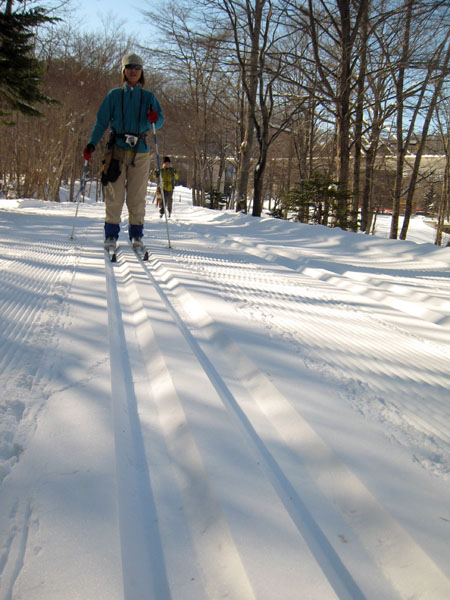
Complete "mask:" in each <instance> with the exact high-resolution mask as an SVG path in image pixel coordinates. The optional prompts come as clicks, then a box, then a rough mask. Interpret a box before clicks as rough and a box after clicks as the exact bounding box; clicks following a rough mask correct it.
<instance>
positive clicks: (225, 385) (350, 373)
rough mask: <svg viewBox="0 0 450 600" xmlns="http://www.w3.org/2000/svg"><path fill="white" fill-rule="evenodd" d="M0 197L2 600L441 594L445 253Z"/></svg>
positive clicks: (423, 224)
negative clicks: (115, 249)
mask: <svg viewBox="0 0 450 600" xmlns="http://www.w3.org/2000/svg"><path fill="white" fill-rule="evenodd" d="M152 199H153V190H152V189H151V188H149V195H148V207H147V219H146V241H147V243H148V244H149V246H150V249H151V256H150V260H149V262H148V263H143V262H142V261H140V260H139V259H138V258H137V256H136V255H135V254H134V252H133V250H132V249H131V247H130V246H129V244H128V242H127V240H126V214H125V213H124V215H123V217H124V228H123V231H122V235H121V246H120V250H119V254H118V262H117V263H116V264H115V265H113V264H111V263H109V261H107V262H105V256H104V251H103V249H102V245H101V241H102V239H103V217H104V207H103V205H102V203H95V202H94V201H86V202H84V203H81V204H80V208H79V213H78V219H77V222H76V229H75V239H74V240H71V239H70V233H71V230H72V224H73V218H74V212H75V205H74V204H72V203H68V202H62V203H58V204H56V203H47V202H43V201H40V200H33V199H21V200H0V251H1V254H0V320H1V331H2V337H1V340H0V389H1V400H0V600H44V599H45V600H63V599H64V600H75V599H83V600H91V599H93V600H103V599H104V600H106V599H107V600H116V599H126V600H144V599H155V600H163V599H166V598H172V599H174V600H201V599H218V598H231V599H233V600H245V599H247V598H248V599H250V598H251V599H255V598H256V599H258V600H260V599H262V600H266V599H267V600H289V599H295V600H299V599H302V600H304V599H314V600H316V599H317V600H327V599H329V598H340V599H352V600H353V599H363V598H366V599H377V600H378V599H380V598H383V600H385V599H391V598H392V599H399V598H404V599H407V598H408V599H410V598H414V599H425V598H427V599H430V600H441V599H442V600H444V599H445V600H447V599H448V598H450V486H449V482H450V394H449V366H450V335H449V334H450V279H449V274H450V248H438V247H436V246H434V245H433V243H432V242H433V239H434V230H433V229H432V227H431V226H430V225H429V224H428V223H427V221H426V219H424V218H422V217H420V218H419V217H417V218H414V219H413V220H412V222H411V227H410V232H409V235H408V240H407V241H396V240H389V239H387V238H388V231H389V224H390V218H389V217H383V216H380V217H378V221H377V232H376V236H365V235H362V234H354V233H350V232H343V231H341V230H339V229H329V228H325V227H321V226H308V225H301V224H297V223H290V222H285V221H280V220H276V219H272V218H270V217H263V218H261V219H255V218H252V217H251V216H248V215H243V214H235V213H233V212H231V211H223V212H217V211H210V210H208V209H204V208H198V207H193V206H192V204H191V201H190V191H189V190H187V189H184V188H181V187H177V188H176V192H175V198H174V199H175V202H174V216H173V218H172V219H171V220H170V221H169V232H170V239H171V246H172V247H171V248H169V247H168V239H167V233H166V227H165V223H164V220H162V219H160V218H159V215H158V214H157V211H156V208H155V205H154V204H153V202H152Z"/></svg>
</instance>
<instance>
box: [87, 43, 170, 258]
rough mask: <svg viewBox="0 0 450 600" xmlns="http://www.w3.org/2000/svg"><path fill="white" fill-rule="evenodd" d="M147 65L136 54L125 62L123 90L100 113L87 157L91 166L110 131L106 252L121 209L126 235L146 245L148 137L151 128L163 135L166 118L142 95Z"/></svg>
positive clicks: (156, 104)
mask: <svg viewBox="0 0 450 600" xmlns="http://www.w3.org/2000/svg"><path fill="white" fill-rule="evenodd" d="M143 64H144V63H143V60H142V59H141V57H140V56H138V55H136V54H127V55H125V56H124V57H123V59H122V83H123V85H122V87H121V88H115V89H113V90H110V91H109V92H108V94H107V95H106V98H105V99H104V100H103V102H102V104H101V106H100V108H99V111H98V113H97V120H96V122H95V125H94V128H93V130H92V134H91V137H90V139H89V143H88V144H87V146H86V147H85V149H84V151H83V156H84V158H85V160H90V159H91V157H92V153H93V152H94V150H95V147H96V146H97V144H98V143H99V141H100V140H101V138H102V136H103V134H104V133H105V131H106V129H107V128H108V126H110V139H109V142H108V145H107V150H106V152H105V157H104V161H103V162H104V167H103V172H102V185H103V190H104V199H105V208H106V216H105V247H111V246H114V245H115V244H116V242H117V239H118V237H119V231H120V221H121V213H122V207H123V204H124V201H125V193H126V203H127V208H128V216H129V227H128V234H129V237H130V239H131V240H132V241H133V242H134V244H136V245H139V244H140V245H142V236H143V229H144V218H145V198H146V194H147V181H148V177H149V172H150V151H149V146H148V140H147V136H148V132H149V130H150V127H151V126H152V124H153V123H154V124H155V127H156V129H159V128H160V127H161V126H162V124H163V122H164V118H163V115H162V111H161V107H160V105H159V102H158V100H157V99H156V97H155V96H154V94H153V93H152V92H150V91H149V90H145V89H144V84H145V78H144V70H143Z"/></svg>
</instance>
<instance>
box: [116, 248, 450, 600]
mask: <svg viewBox="0 0 450 600" xmlns="http://www.w3.org/2000/svg"><path fill="white" fill-rule="evenodd" d="M211 265H214V268H213V269H212V271H214V274H215V279H216V281H215V284H216V285H213V284H211V290H210V293H217V292H218V287H219V288H220V285H219V286H217V284H219V283H220V281H221V280H222V286H223V279H222V278H223V277H224V273H225V272H227V285H226V287H227V288H228V290H230V289H232V291H233V295H234V296H235V298H234V299H233V302H232V303H231V304H230V302H226V299H223V302H222V306H221V307H220V309H218V310H217V312H216V314H214V315H211V314H209V313H208V310H207V306H208V302H207V300H206V301H205V302H202V295H204V294H205V292H204V289H202V290H201V292H196V285H195V281H196V280H195V276H194V277H192V276H191V274H192V272H193V270H194V272H195V271H197V273H196V275H198V273H199V272H200V271H202V270H205V269H208V268H209V270H210V271H211ZM106 270H107V284H108V295H107V297H108V314H109V331H110V349H111V373H112V381H111V384H112V396H113V406H114V422H115V432H116V453H117V481H118V488H119V511H120V521H121V544H122V557H123V561H124V584H125V597H126V598H136V599H137V598H146V597H152V598H153V597H154V598H157V599H162V598H174V599H175V598H176V599H180V600H187V599H192V600H194V599H195V600H199V599H202V598H205V599H206V598H208V599H210V598H233V599H239V600H244V599H247V598H258V599H267V600H271V599H275V598H283V599H288V598H292V599H299V598H302V599H303V598H314V599H319V598H320V599H325V598H341V599H349V600H350V599H352V600H356V599H363V598H384V599H387V598H430V599H431V598H433V599H437V598H442V599H444V598H447V597H450V582H449V580H448V579H447V578H446V577H445V576H444V574H443V573H442V572H441V571H440V570H439V568H438V567H437V566H436V565H435V564H434V563H433V561H432V560H431V559H430V557H428V556H427V554H426V553H425V552H424V551H423V549H422V548H421V547H420V546H419V545H418V544H417V543H416V542H415V541H414V540H413V539H412V537H411V536H410V535H409V534H408V533H407V532H406V531H405V530H404V529H403V528H402V527H401V526H400V524H399V523H398V522H397V521H396V520H395V519H394V518H393V517H392V516H391V514H390V513H389V512H388V511H387V510H386V509H385V508H384V507H383V506H382V505H381V504H380V503H379V502H378V501H377V500H376V499H375V498H374V497H373V495H372V494H371V493H370V491H369V490H368V489H367V488H366V487H365V485H364V483H363V482H362V481H361V480H360V479H359V478H358V477H357V476H356V475H354V474H353V473H352V471H351V470H350V469H349V468H347V467H346V465H345V464H344V463H343V462H342V461H341V460H340V459H339V457H338V456H337V455H336V454H335V453H334V452H333V450H332V449H331V448H330V447H329V446H327V444H326V443H325V442H324V441H322V439H321V438H320V437H319V436H318V435H317V434H316V433H315V431H314V430H313V429H312V427H310V426H309V425H308V423H307V421H306V420H305V419H303V418H302V416H301V414H300V413H299V412H298V411H297V410H296V408H295V406H294V405H293V404H292V403H291V401H290V400H289V398H288V397H286V396H285V395H283V394H282V393H281V392H280V390H279V389H278V388H277V387H276V386H275V385H274V384H273V383H272V381H271V378H270V377H269V376H268V375H267V373H264V372H263V371H261V370H260V369H259V368H258V366H257V364H255V363H254V362H253V361H252V360H251V359H250V358H249V356H248V353H247V351H246V349H245V348H243V347H242V346H241V345H240V343H239V339H237V340H236V339H235V337H236V336H237V337H239V335H238V331H239V327H236V328H235V329H234V328H233V322H235V320H236V319H237V318H239V315H238V313H236V310H235V305H234V302H236V297H238V302H239V288H240V286H241V284H243V285H245V290H247V289H248V287H249V283H250V282H249V281H248V280H246V281H245V284H244V282H242V281H240V277H241V275H242V274H240V271H239V265H236V264H233V260H232V259H230V260H229V259H227V260H225V261H224V259H223V257H220V256H215V255H214V252H212V253H211V255H210V256H200V255H199V254H198V253H196V252H194V253H193V252H192V251H190V250H189V249H186V250H183V249H176V250H168V249H164V248H162V247H159V248H153V249H152V251H151V256H150V260H149V262H147V263H146V262H143V261H141V260H139V259H137V258H136V256H135V255H134V254H133V252H132V251H131V249H129V248H127V247H122V249H121V251H120V253H119V262H118V264H117V265H116V266H112V265H111V264H109V263H106ZM281 271H283V269H281ZM284 271H285V272H280V273H279V275H278V278H279V279H283V277H284V278H287V279H289V277H290V276H291V274H290V273H289V272H288V270H284ZM233 272H234V273H235V275H234V276H233ZM245 274H246V275H247V276H248V272H247V271H245ZM210 275H211V273H210ZM295 277H296V285H297V286H298V285H299V283H300V282H299V280H298V279H299V277H298V275H296V276H295ZM304 278H305V279H307V275H305V276H304ZM252 279H253V280H254V282H255V290H261V283H262V282H266V284H268V285H269V287H270V286H273V289H275V287H276V285H277V283H278V282H277V281H274V279H273V273H269V272H267V271H266V270H265V267H264V264H262V265H261V264H260V265H255V266H254V275H253V277H252ZM300 284H306V286H307V287H309V286H310V285H311V282H310V281H308V282H307V283H306V281H305V282H302V283H300ZM287 285H288V286H289V281H288V282H287ZM250 287H251V283H250ZM278 289H279V288H278ZM244 300H245V292H244V291H243V292H242V298H241V300H240V301H241V302H244ZM266 300H267V295H266ZM291 300H292V299H289V298H288V299H287V300H283V294H282V293H280V292H279V291H276V292H275V291H273V292H271V293H270V302H271V303H272V304H273V305H278V306H277V311H278V312H281V313H284V314H286V311H288V310H289V304H290V301H291ZM214 306H216V307H217V302H216V303H215V305H214ZM271 312H274V311H273V310H272V311H271ZM231 313H234V314H231ZM277 314H278V313H277ZM241 318H242V317H241ZM285 318H286V319H289V316H288V315H286V316H285ZM290 326H291V328H292V323H291V325H290ZM234 333H236V336H235V335H233V334H234ZM254 335H255V344H261V343H263V340H258V339H257V336H258V333H257V332H254ZM442 366H443V365H442ZM186 373H188V374H189V386H186ZM326 392H327V390H326V387H324V389H323V390H322V393H326ZM298 393H299V395H301V390H299V392H298ZM319 393H320V390H319ZM130 464H131V465H132V468H130ZM144 475H145V476H144ZM137 540H138V545H137ZM280 556H282V557H283V558H282V560H279V557H280ZM274 557H278V558H277V559H275V560H274ZM287 581H288V582H289V583H288V586H287V588H288V590H289V591H286V582H287ZM281 582H283V584H282V586H281V589H282V590H283V591H282V592H281V595H280V583H281ZM149 590H153V592H152V593H150V592H149Z"/></svg>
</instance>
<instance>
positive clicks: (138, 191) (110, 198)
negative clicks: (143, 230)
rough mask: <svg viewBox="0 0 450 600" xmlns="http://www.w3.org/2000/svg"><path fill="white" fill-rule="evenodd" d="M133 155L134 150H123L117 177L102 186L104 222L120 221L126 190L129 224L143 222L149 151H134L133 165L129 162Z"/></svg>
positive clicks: (116, 222) (115, 223)
mask: <svg viewBox="0 0 450 600" xmlns="http://www.w3.org/2000/svg"><path fill="white" fill-rule="evenodd" d="M133 156H134V152H129V151H126V152H125V156H124V159H123V163H122V167H121V173H120V176H119V178H118V179H117V180H116V181H115V182H114V183H111V182H109V183H108V185H106V186H105V187H104V188H103V193H104V198H105V208H106V218H105V222H106V223H111V224H114V225H118V224H119V223H120V221H121V214H122V208H123V204H124V201H125V192H126V204H127V208H128V219H129V224H130V225H143V224H144V218H145V198H146V195H147V182H148V178H149V171H150V153H149V152H146V153H136V156H135V159H134V165H132V164H131V162H132V160H133Z"/></svg>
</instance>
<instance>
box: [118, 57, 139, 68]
mask: <svg viewBox="0 0 450 600" xmlns="http://www.w3.org/2000/svg"><path fill="white" fill-rule="evenodd" d="M127 65H139V66H140V67H143V66H144V61H143V60H142V58H141V57H140V56H138V55H137V54H125V56H124V57H123V58H122V68H125V67H126V66H127Z"/></svg>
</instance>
